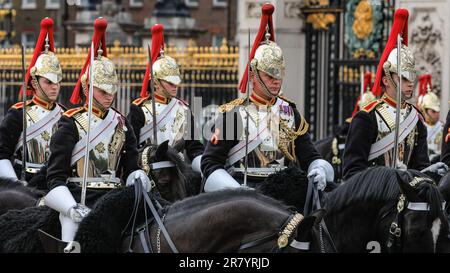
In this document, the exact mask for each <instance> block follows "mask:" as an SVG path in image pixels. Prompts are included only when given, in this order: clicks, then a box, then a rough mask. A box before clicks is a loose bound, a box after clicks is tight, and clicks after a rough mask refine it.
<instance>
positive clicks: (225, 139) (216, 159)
mask: <svg viewBox="0 0 450 273" xmlns="http://www.w3.org/2000/svg"><path fill="white" fill-rule="evenodd" d="M290 106H291V107H292V108H293V110H294V119H295V127H296V129H298V127H299V126H300V121H301V117H300V113H299V112H298V111H297V109H296V108H295V104H293V103H290ZM234 113H236V116H235V117H234V119H233V123H234V125H233V126H234V133H230V132H227V131H226V127H227V126H226V118H225V115H226V113H224V114H223V115H221V116H219V118H218V120H217V121H216V123H215V127H218V128H221V129H220V130H221V139H222V140H219V141H218V143H217V144H216V145H214V144H212V143H211V141H208V143H207V144H206V147H205V152H204V154H203V157H202V164H201V168H202V173H203V176H204V177H205V178H207V177H208V176H209V175H210V174H212V173H213V172H214V171H215V170H217V169H225V168H226V167H228V166H225V164H226V160H227V158H228V153H229V151H230V149H231V148H233V147H234V146H235V145H236V144H238V143H239V141H240V140H239V138H240V136H242V128H244V127H243V124H242V118H241V117H240V116H239V111H234ZM294 143H295V155H296V157H297V161H298V162H297V163H294V162H290V161H289V160H288V159H287V158H286V157H285V158H284V160H285V166H289V165H291V164H296V165H299V166H300V168H301V169H302V170H303V171H307V170H308V167H309V164H311V162H313V161H314V160H316V159H320V158H322V157H321V156H320V154H319V152H318V151H317V150H316V148H315V147H314V144H313V143H312V141H311V137H310V135H309V133H308V132H306V133H305V134H304V135H301V136H299V137H297V138H296V139H295V140H294ZM255 161H257V157H256V155H255V153H254V152H253V151H252V152H250V153H249V155H248V162H249V167H253V166H252V163H251V162H255ZM236 164H239V161H238V162H237V163H235V165H236ZM256 167H257V166H256ZM234 178H235V179H236V180H237V181H238V182H240V183H242V182H243V180H242V176H239V175H238V176H234ZM248 179H251V178H248ZM250 182H251V181H250ZM253 182H259V181H253Z"/></svg>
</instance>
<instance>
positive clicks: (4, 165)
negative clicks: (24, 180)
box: [0, 159, 17, 181]
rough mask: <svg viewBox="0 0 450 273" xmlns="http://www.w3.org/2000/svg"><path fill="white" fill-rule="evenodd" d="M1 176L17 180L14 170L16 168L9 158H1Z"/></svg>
mask: <svg viewBox="0 0 450 273" xmlns="http://www.w3.org/2000/svg"><path fill="white" fill-rule="evenodd" d="M0 177H3V178H10V179H12V180H14V181H16V180H17V175H16V172H15V171H14V168H13V166H12V164H11V161H10V160H9V159H1V160H0Z"/></svg>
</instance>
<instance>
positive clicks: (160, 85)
mask: <svg viewBox="0 0 450 273" xmlns="http://www.w3.org/2000/svg"><path fill="white" fill-rule="evenodd" d="M155 82H156V84H157V85H158V86H159V89H160V90H161V92H162V94H163V96H164V97H166V98H168V99H171V98H172V97H173V96H172V95H170V93H169V91H167V89H166V88H164V86H163V85H162V84H161V82H160V81H159V80H158V79H156V78H155Z"/></svg>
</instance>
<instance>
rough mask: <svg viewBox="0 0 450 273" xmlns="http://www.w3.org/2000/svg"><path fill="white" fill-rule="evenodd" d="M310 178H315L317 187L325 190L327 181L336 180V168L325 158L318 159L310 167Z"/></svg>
mask: <svg viewBox="0 0 450 273" xmlns="http://www.w3.org/2000/svg"><path fill="white" fill-rule="evenodd" d="M308 178H309V179H311V178H312V179H314V180H313V181H314V183H317V189H318V190H320V191H323V190H324V189H325V187H326V186H327V181H330V182H331V181H333V180H334V170H333V167H332V166H331V164H330V163H329V162H328V161H326V160H323V159H316V160H314V161H313V162H311V164H309V167H308Z"/></svg>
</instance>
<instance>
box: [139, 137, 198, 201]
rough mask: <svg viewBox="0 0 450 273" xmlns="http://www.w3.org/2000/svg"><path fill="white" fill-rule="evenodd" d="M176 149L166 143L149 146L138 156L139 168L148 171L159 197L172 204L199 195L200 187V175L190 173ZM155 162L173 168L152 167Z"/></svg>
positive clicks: (189, 167)
mask: <svg viewBox="0 0 450 273" xmlns="http://www.w3.org/2000/svg"><path fill="white" fill-rule="evenodd" d="M177 147H178V146H175V147H172V146H169V145H168V141H164V142H163V143H161V144H160V145H152V144H150V145H147V146H146V147H145V148H143V150H142V152H141V153H140V156H139V163H140V166H141V167H142V168H143V169H144V170H149V172H148V175H149V176H150V177H151V178H152V179H153V181H155V185H156V188H157V190H158V191H159V193H160V194H161V196H162V197H163V198H164V199H166V200H167V201H169V202H172V203H173V202H175V201H177V200H181V199H183V198H186V197H188V196H193V195H196V194H199V193H200V185H201V176H200V174H197V173H195V172H194V171H192V169H191V166H189V165H188V164H186V163H185V161H184V160H183V159H182V157H181V156H180V154H179V152H178V150H177ZM144 158H147V159H148V160H144ZM157 162H160V163H161V162H171V163H173V166H170V167H163V168H158V167H156V168H155V167H152V166H156V165H154V164H155V163H157Z"/></svg>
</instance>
